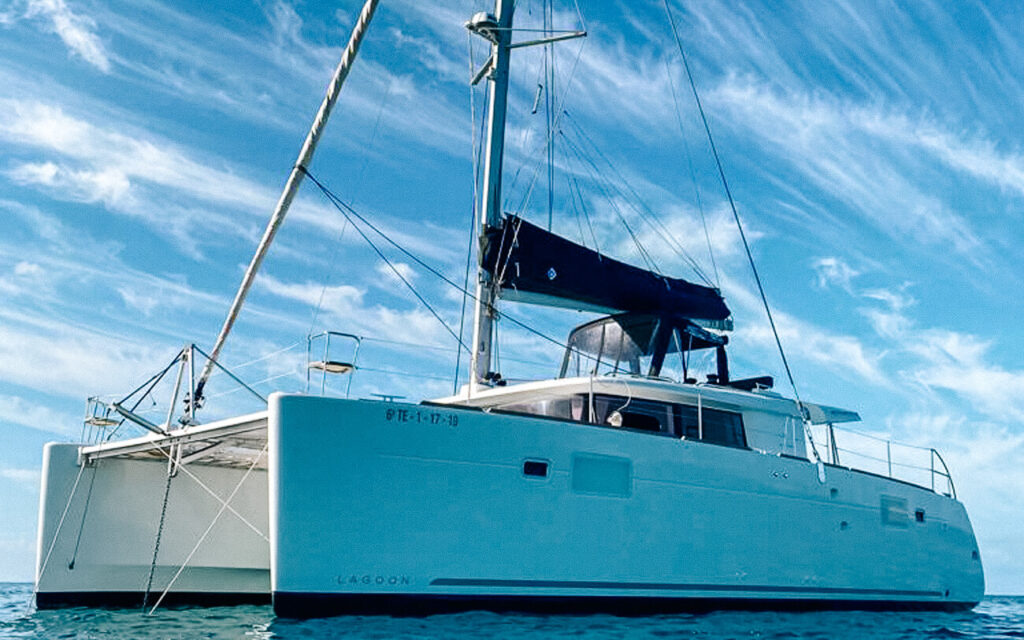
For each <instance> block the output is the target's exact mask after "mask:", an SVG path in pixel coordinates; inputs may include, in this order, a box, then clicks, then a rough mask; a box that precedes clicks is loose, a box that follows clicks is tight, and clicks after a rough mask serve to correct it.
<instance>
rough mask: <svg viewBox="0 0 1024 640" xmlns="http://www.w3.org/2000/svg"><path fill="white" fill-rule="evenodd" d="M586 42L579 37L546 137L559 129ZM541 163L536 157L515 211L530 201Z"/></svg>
mask: <svg viewBox="0 0 1024 640" xmlns="http://www.w3.org/2000/svg"><path fill="white" fill-rule="evenodd" d="M586 44H587V39H586V38H581V39H580V46H579V48H578V49H577V50H576V58H575V60H573V63H572V67H571V68H570V70H569V76H568V79H567V80H566V81H565V89H564V90H563V93H562V99H561V101H560V102H559V103H558V107H557V109H555V119H554V122H553V123H552V126H551V128H550V131H549V132H548V134H549V135H548V137H550V136H552V135H554V134H555V133H557V132H558V131H559V125H560V124H561V119H562V114H563V113H564V111H565V103H566V101H567V100H568V99H569V89H570V88H571V87H572V82H573V80H574V79H575V77H576V69H577V67H578V66H579V62H580V58H581V57H582V55H583V47H584V46H586ZM544 144H545V145H547V144H548V140H545V141H544ZM540 150H541V148H540V147H539V146H538V147H537V150H536V151H535V152H534V155H535V156H539V155H540ZM541 164H542V163H541V162H540V160H539V158H538V161H537V163H536V165H535V166H534V169H533V174H532V176H531V177H530V184H529V185H528V186H527V188H526V192H525V194H524V195H523V197H522V199H521V200H520V203H519V207H518V208H517V209H516V211H520V212H521V211H523V210H525V209H526V206H527V205H528V204H529V203H530V198H531V196H532V195H533V189H534V187H536V185H537V180H538V178H539V177H540V168H541ZM522 169H523V167H522V166H520V167H519V168H518V169H516V173H515V175H514V177H513V179H512V183H511V184H510V185H508V188H507V189H506V193H507V192H509V191H511V190H512V187H514V186H515V182H516V179H517V178H518V177H519V172H520V171H521V170H522ZM509 198H510V196H508V195H506V196H505V200H506V203H505V206H506V208H507V207H508V200H509Z"/></svg>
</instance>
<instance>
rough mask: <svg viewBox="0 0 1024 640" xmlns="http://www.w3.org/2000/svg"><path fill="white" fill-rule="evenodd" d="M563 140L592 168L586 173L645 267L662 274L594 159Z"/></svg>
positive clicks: (578, 157) (582, 161)
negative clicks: (604, 180)
mask: <svg viewBox="0 0 1024 640" xmlns="http://www.w3.org/2000/svg"><path fill="white" fill-rule="evenodd" d="M565 141H566V143H567V145H568V147H569V150H570V151H572V152H573V154H575V155H576V158H577V159H578V160H580V162H581V163H586V164H589V165H590V168H591V169H592V170H588V173H589V174H590V178H591V180H593V181H594V183H595V184H596V185H597V187H598V188H599V189H600V190H601V191H602V193H604V197H605V198H606V199H607V200H608V204H610V205H611V207H612V211H614V212H615V214H616V215H617V216H618V217H619V222H621V223H622V226H623V227H625V229H626V233H628V234H629V237H630V238H631V239H632V240H633V245H634V246H635V247H636V250H637V252H638V253H639V254H640V258H641V260H643V262H644V265H646V267H647V268H648V269H649V270H650V271H653V272H655V273H657V274H658V275H662V273H661V270H660V269H659V268H658V265H657V264H656V263H655V262H654V258H652V257H651V255H650V254H649V253H648V252H647V249H645V248H644V245H643V243H642V242H640V238H639V237H638V236H637V235H636V232H635V231H633V227H631V226H630V225H629V221H628V220H626V216H625V215H624V214H623V213H622V210H621V209H620V208H619V205H618V204H617V203H616V202H615V199H614V198H613V197H612V194H611V193H609V192H608V189H607V186H608V185H606V184H605V183H603V182H602V181H601V178H600V177H599V176H600V170H599V169H598V168H597V165H596V164H594V161H593V160H592V159H591V158H588V157H585V155H584V153H583V150H582V149H580V147H579V146H578V145H576V143H574V142H573V141H572V140H570V139H569V138H565ZM584 169H586V167H584Z"/></svg>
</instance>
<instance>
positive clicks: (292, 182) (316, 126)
mask: <svg viewBox="0 0 1024 640" xmlns="http://www.w3.org/2000/svg"><path fill="white" fill-rule="evenodd" d="M378 1H379V0H366V3H365V4H364V5H363V10H362V11H361V12H360V14H359V19H358V20H356V24H355V26H354V27H353V28H352V35H351V36H349V40H348V45H347V46H346V47H345V51H344V52H343V53H342V54H341V61H340V62H338V67H337V69H335V70H334V77H333V78H332V79H331V83H330V84H329V85H328V86H327V94H326V95H325V96H324V101H323V102H322V103H321V104H320V110H319V111H317V114H316V118H315V119H314V120H313V125H312V126H311V127H310V129H309V133H308V134H306V140H305V142H304V143H303V144H302V149H301V150H300V151H299V157H298V159H297V160H296V161H295V166H293V167H292V171H291V174H290V175H289V176H288V182H287V183H285V186H284V191H283V192H282V193H281V198H280V199H279V200H278V201H277V206H276V207H274V214H273V215H272V216H271V217H270V222H268V223H267V228H266V230H265V231H264V232H263V238H262V239H261V240H260V244H259V246H258V247H256V254H255V255H254V256H253V257H252V261H251V262H250V263H249V267H248V268H247V269H246V270H245V275H244V276H243V277H242V284H241V285H239V287H238V293H236V294H235V300H234V302H232V303H231V309H230V310H229V311H228V316H227V318H226V319H225V320H224V326H223V327H221V330H220V334H219V335H218V336H217V342H216V343H215V344H214V345H213V350H212V351H211V352H210V357H209V358H208V359H207V360H206V366H204V367H203V372H202V374H201V375H200V376H199V382H198V384H197V385H196V387H195V394H194V396H193V397H192V398H189V401H188V402H189V411H190V415H191V414H193V413H194V412H195V410H196V409H197V408H198V406H199V403H200V402H201V400H202V398H203V387H205V386H206V381H207V380H208V379H209V377H210V374H211V373H213V368H214V366H215V364H216V362H217V358H219V357H220V352H221V349H223V348H224V342H225V341H226V340H227V338H228V334H229V333H231V328H232V327H233V326H234V325H235V320H237V319H238V314H239V312H240V311H241V310H242V305H243V304H245V297H246V296H247V295H248V294H249V289H251V288H252V283H253V281H254V280H255V279H256V273H257V272H258V271H259V269H260V265H261V264H263V258H265V257H266V255H267V251H268V250H269V249H270V244H271V243H272V242H273V241H274V236H275V235H277V231H278V229H280V227H281V223H283V222H284V218H285V216H286V215H288V209H289V208H290V207H291V204H292V200H293V199H294V198H295V194H296V193H298V191H299V185H301V184H302V180H303V178H305V177H306V168H307V167H308V166H309V163H310V162H311V161H312V160H313V154H314V153H315V152H316V146H317V143H319V142H320V136H321V135H322V134H323V131H324V127H325V126H326V125H327V119H328V118H330V117H331V109H333V108H334V104H335V103H336V102H337V101H338V95H339V94H340V93H341V86H342V85H343V84H344V83H345V78H347V77H348V72H349V70H351V68H352V63H353V62H354V61H355V59H356V54H357V53H358V52H359V45H360V44H362V41H363V36H364V35H366V28H367V27H368V26H369V24H370V20H371V19H372V18H373V12H374V11H375V10H376V9H377V2H378Z"/></svg>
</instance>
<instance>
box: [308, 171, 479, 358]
mask: <svg viewBox="0 0 1024 640" xmlns="http://www.w3.org/2000/svg"><path fill="white" fill-rule="evenodd" d="M300 169H301V171H302V172H303V173H305V174H306V176H307V177H308V178H309V179H310V180H312V181H313V184H315V185H316V186H317V188H319V189H320V191H321V192H323V194H324V195H325V196H327V199H328V201H329V202H331V204H333V205H334V207H335V208H336V209H337V210H338V211H340V212H341V214H342V215H343V216H345V218H346V219H349V222H350V223H351V222H352V221H351V218H350V216H349V213H355V210H354V209H352V207H350V206H349V205H348V204H346V203H345V202H344V201H343V200H341V199H340V198H339V197H338V196H336V195H334V193H333V192H331V191H330V190H329V189H328V188H327V187H325V186H324V185H323V184H322V183H321V182H320V181H319V180H317V179H316V178H315V177H314V176H313V174H312V173H310V172H309V170H308V169H306V168H305V167H301V168H300ZM360 220H363V222H364V223H365V219H364V218H362V217H360ZM352 227H353V228H354V229H355V230H356V232H357V233H358V234H359V235H360V236H361V237H362V238H363V240H365V241H366V244H368V245H370V248H371V249H373V251H374V253H376V254H377V257H378V258H380V259H381V260H383V261H384V264H386V265H387V266H388V268H389V269H391V272H392V273H394V274H395V275H396V276H397V277H398V279H399V280H401V281H402V283H403V284H404V285H405V286H406V288H407V289H409V291H411V292H412V294H413V295H414V296H416V299H417V300H419V301H420V303H421V304H422V305H423V306H424V307H426V308H427V310H428V311H430V313H431V315H433V316H434V318H435V319H436V320H437V321H438V322H439V323H441V326H442V327H444V329H445V331H447V332H448V333H449V334H451V336H452V337H453V338H455V340H456V341H457V342H458V343H459V344H461V345H462V346H463V348H466V345H465V344H463V342H462V339H461V338H459V336H458V334H456V333H455V331H454V330H453V329H452V328H451V327H450V326H448V323H447V322H445V321H444V319H443V318H442V317H441V316H440V315H439V314H438V313H437V311H436V310H434V307H433V306H431V304H430V303H429V302H427V300H426V298H424V297H423V296H422V295H421V294H420V292H419V291H417V290H416V287H414V286H412V283H411V282H409V280H408V279H407V278H406V277H405V276H404V275H402V272H401V271H400V270H399V269H398V267H396V266H395V265H394V264H393V263H392V262H391V261H390V260H388V257H387V256H386V255H384V252H383V251H381V250H380V248H379V247H378V246H377V245H376V244H375V243H374V242H373V240H371V239H370V238H369V236H367V235H366V233H365V232H364V231H363V230H362V229H360V228H359V227H358V226H357V225H356V224H355V223H352Z"/></svg>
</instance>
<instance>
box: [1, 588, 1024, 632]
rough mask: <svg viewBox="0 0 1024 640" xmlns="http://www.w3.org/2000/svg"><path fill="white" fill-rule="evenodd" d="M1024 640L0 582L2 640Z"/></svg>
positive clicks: (951, 625)
mask: <svg viewBox="0 0 1024 640" xmlns="http://www.w3.org/2000/svg"><path fill="white" fill-rule="evenodd" d="M524 637H529V638H737V639H740V638H742V639H775V638H777V639H783V638H785V639H786V640H800V639H804V638H808V639H811V638H813V639H821V640H825V639H839V640H842V639H850V640H889V639H890V638H892V639H896V638H901V639H902V638H906V639H910V638H985V639H993V640H994V639H1003V638H1024V597H999V596H993V597H988V598H985V600H984V601H983V602H982V603H981V604H980V605H978V607H976V608H975V609H974V610H973V611H967V612H960V613H931V612H927V613H926V612H898V613H897V612H893V613H878V612H859V611H828V612H817V613H814V612H812V613H771V612H757V613H755V612H735V611H728V612H727V611H723V612H716V613H705V614H697V615H666V616H650V617H644V618H619V617H615V616H605V615H592V616H553V615H526V614H521V615H507V614H505V615H499V614H494V613H486V612H471V613H460V614H454V615H439V616H430V617H426V618H391V617H387V616H367V617H342V618H326V619H320V620H302V621H298V620H277V619H275V618H274V613H273V611H272V610H271V609H270V607H269V606H239V607H214V608H184V607H182V608H170V609H162V610H157V612H156V613H154V614H153V615H151V616H150V615H146V614H144V613H142V612H141V611H139V610H135V609H87V608H72V609H56V610H48V611H36V610H35V607H33V606H32V586H31V585H27V584H6V583H0V638H46V639H47V640H49V639H57V638H133V639H138V640H150V639H152V640H156V639H158V638H254V639H259V640H263V639H265V638H266V639H269V638H514V639H516V640H522V639H523V638H524Z"/></svg>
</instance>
